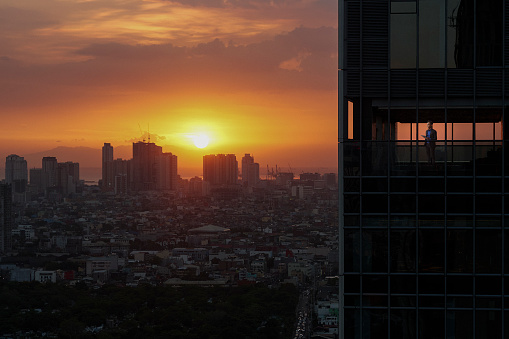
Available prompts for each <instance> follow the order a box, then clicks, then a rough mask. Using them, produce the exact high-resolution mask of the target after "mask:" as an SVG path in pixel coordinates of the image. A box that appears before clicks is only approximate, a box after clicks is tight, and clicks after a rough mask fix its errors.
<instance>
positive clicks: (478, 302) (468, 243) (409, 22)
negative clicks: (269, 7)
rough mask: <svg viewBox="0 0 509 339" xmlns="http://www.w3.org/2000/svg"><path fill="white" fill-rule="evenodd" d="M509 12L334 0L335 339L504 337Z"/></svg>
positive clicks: (494, 2) (472, 3)
mask: <svg viewBox="0 0 509 339" xmlns="http://www.w3.org/2000/svg"><path fill="white" fill-rule="evenodd" d="M508 15H509V1H502V0H415V1H407V0H405V1H401V0H398V1H396V0H344V1H340V15H339V17H340V26H339V31H340V44H339V45H340V50H339V53H340V58H339V60H340V65H339V81H340V86H339V176H340V190H341V192H340V193H341V194H340V250H341V253H342V261H341V264H340V289H341V291H340V292H341V294H342V295H343V298H342V299H341V305H340V333H341V336H340V337H342V338H377V339H378V338H426V339H427V338H509V260H507V259H506V253H509V233H508V232H509V196H508V194H507V192H508V191H509V165H508V160H507V159H509V153H508V152H509V144H508V142H507V138H505V136H506V135H508V132H509V130H508V127H507V124H505V117H506V116H507V115H508V114H509V113H508V109H506V108H509V19H506V18H507V17H508ZM506 97H507V98H508V100H507V102H506ZM428 122H432V123H433V124H432V128H433V129H434V130H435V131H436V136H437V140H436V142H433V144H434V145H433V146H431V145H428V146H427V145H426V142H425V136H426V135H427V132H426V130H427V128H428V127H427V124H428ZM506 227H507V230H506ZM506 235H508V237H507V240H506ZM506 301H507V302H506Z"/></svg>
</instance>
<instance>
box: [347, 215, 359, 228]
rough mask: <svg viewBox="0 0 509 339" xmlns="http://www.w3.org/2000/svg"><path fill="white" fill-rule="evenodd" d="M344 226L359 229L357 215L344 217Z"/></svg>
mask: <svg viewBox="0 0 509 339" xmlns="http://www.w3.org/2000/svg"><path fill="white" fill-rule="evenodd" d="M344 221H345V226H347V227H348V226H355V227H359V225H360V220H359V216H358V215H345V216H344Z"/></svg>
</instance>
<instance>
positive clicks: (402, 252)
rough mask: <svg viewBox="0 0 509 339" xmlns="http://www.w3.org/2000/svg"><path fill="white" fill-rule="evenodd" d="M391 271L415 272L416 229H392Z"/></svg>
mask: <svg viewBox="0 0 509 339" xmlns="http://www.w3.org/2000/svg"><path fill="white" fill-rule="evenodd" d="M391 272H415V231H414V230H397V231H391Z"/></svg>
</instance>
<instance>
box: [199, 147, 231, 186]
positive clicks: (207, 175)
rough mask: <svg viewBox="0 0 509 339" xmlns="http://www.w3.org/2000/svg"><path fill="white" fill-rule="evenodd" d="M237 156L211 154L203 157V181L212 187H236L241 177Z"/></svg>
mask: <svg viewBox="0 0 509 339" xmlns="http://www.w3.org/2000/svg"><path fill="white" fill-rule="evenodd" d="M238 168H239V165H238V162H237V158H236V157H235V154H209V155H204V156H203V181H206V182H207V183H209V184H210V185H234V184H237V181H238V177H239V169H238Z"/></svg>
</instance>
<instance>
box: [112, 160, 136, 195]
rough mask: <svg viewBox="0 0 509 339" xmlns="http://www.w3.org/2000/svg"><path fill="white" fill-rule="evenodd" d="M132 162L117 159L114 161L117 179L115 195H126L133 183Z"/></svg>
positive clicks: (114, 174)
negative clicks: (130, 184)
mask: <svg viewBox="0 0 509 339" xmlns="http://www.w3.org/2000/svg"><path fill="white" fill-rule="evenodd" d="M131 162H132V160H123V159H120V158H118V159H115V160H113V176H114V178H115V183H114V192H115V194H126V193H127V191H128V190H129V183H130V182H131Z"/></svg>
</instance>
